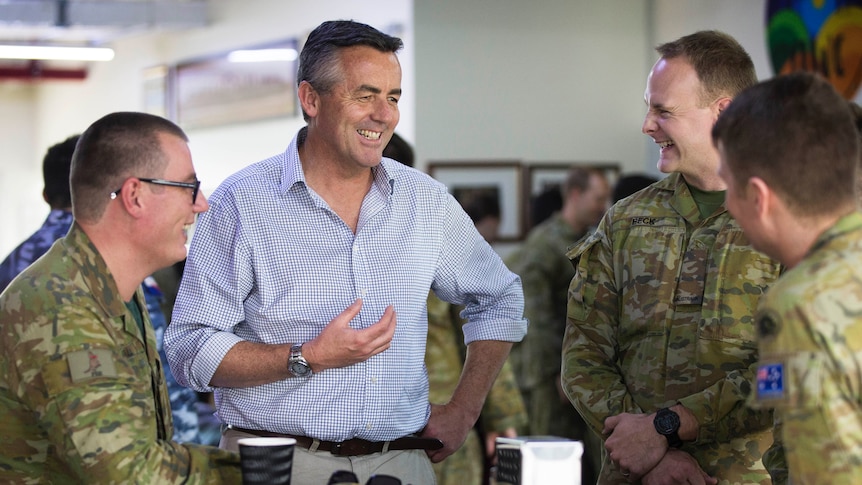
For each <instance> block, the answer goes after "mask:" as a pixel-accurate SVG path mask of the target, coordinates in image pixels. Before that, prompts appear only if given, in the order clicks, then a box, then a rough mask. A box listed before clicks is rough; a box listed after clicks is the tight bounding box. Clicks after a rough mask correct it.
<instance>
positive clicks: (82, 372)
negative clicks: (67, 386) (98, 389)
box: [66, 349, 117, 382]
mask: <svg viewBox="0 0 862 485" xmlns="http://www.w3.org/2000/svg"><path fill="white" fill-rule="evenodd" d="M66 360H68V361H69V374H70V375H71V377H72V382H80V381H82V380H85V379H91V378H93V377H102V376H106V377H117V368H116V366H115V365H114V354H113V353H112V352H111V351H110V350H108V349H88V350H78V351H76V352H69V353H68V354H66Z"/></svg>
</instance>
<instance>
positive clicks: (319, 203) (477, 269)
mask: <svg viewBox="0 0 862 485" xmlns="http://www.w3.org/2000/svg"><path fill="white" fill-rule="evenodd" d="M373 171H374V183H373V184H372V187H371V189H370V190H369V192H368V194H367V195H366V197H365V200H364V201H363V204H362V210H361V213H360V216H359V223H358V225H357V229H356V234H354V233H353V232H352V231H351V230H350V228H349V227H348V226H347V225H346V224H345V223H344V222H343V221H342V220H341V219H340V218H339V216H338V215H336V214H335V212H333V211H332V210H331V209H330V208H329V206H328V205H327V203H326V202H324V200H323V199H322V198H320V197H319V196H318V195H317V194H316V193H315V192H314V191H313V190H312V189H310V188H309V187H308V186H307V185H306V184H305V176H304V174H303V171H302V166H301V164H300V161H299V154H298V152H297V138H294V140H293V141H292V142H291V144H290V146H289V147H288V148H287V151H286V152H285V153H283V154H281V155H278V156H275V157H272V158H269V159H267V160H264V161H262V162H259V163H257V164H254V165H251V166H249V167H246V168H245V169H243V170H241V171H240V172H238V173H236V174H234V175H233V176H231V177H229V178H228V179H227V180H225V182H224V183H222V184H221V186H219V188H218V189H217V190H216V191H215V193H213V195H212V197H211V198H210V200H209V203H210V209H209V211H208V212H206V213H204V214H203V215H202V216H201V218H200V220H199V222H198V224H197V228H196V230H195V234H194V237H193V239H192V243H191V249H190V251H189V257H188V260H187V262H186V266H185V273H184V275H183V278H182V284H181V286H180V289H179V295H178V297H177V300H176V305H175V307H174V315H173V319H172V321H171V325H170V326H169V327H168V330H167V333H166V334H165V349H166V350H167V355H168V360H169V361H170V365H171V368H172V369H173V370H174V374H175V376H176V378H177V380H178V381H179V382H180V383H182V384H183V385H187V386H190V387H192V388H194V389H196V390H198V391H210V390H213V389H212V388H211V387H210V386H209V384H208V383H209V382H210V379H211V378H212V376H213V374H214V373H215V371H216V368H217V367H218V365H219V363H220V362H221V361H222V359H223V358H224V356H225V354H226V353H227V352H228V350H230V349H231V347H232V346H233V345H234V344H236V343H237V342H239V341H242V340H249V341H253V342H265V343H271V344H283V343H303V342H306V341H309V340H311V339H313V338H314V337H316V336H317V335H318V334H319V333H320V331H321V330H322V329H323V328H324V326H326V324H327V323H329V321H330V320H332V319H333V318H334V317H335V316H336V315H338V314H339V313H341V311H343V310H344V309H345V308H347V307H348V306H349V305H350V304H351V303H353V302H354V301H355V300H356V299H357V298H360V297H361V298H362V299H363V306H362V311H361V312H360V313H359V315H358V316H357V317H356V318H355V319H354V320H353V321H352V322H351V325H352V326H353V327H355V328H365V327H368V326H370V325H371V324H373V323H375V322H376V321H377V320H379V319H380V317H381V316H382V315H383V312H384V310H385V308H386V307H387V306H388V305H390V304H391V305H393V306H394V307H395V311H396V313H397V320H398V323H397V326H396V331H395V336H394V337H393V339H392V344H391V346H390V348H389V349H388V350H386V351H384V352H382V353H380V354H378V355H376V356H374V357H372V358H370V359H368V360H367V361H365V362H362V363H359V364H354V365H351V366H349V367H344V368H339V369H328V370H325V371H322V372H319V373H316V374H314V375H313V376H311V377H310V378H307V379H305V378H289V379H285V380H282V381H278V382H274V383H271V384H267V385H263V386H257V387H252V388H216V389H214V391H215V398H216V407H217V409H218V416H219V418H220V419H221V420H222V421H223V422H225V423H226V424H231V425H234V426H237V427H241V428H250V429H260V430H267V431H273V432H278V433H287V434H296V435H303V436H310V437H313V438H317V439H321V440H328V441H343V440H346V439H350V438H355V437H357V438H364V439H367V440H372V441H385V440H392V439H395V438H399V437H402V436H405V435H408V434H411V433H415V432H417V431H419V430H421V429H422V428H423V427H424V426H425V423H426V422H427V420H428V416H429V413H430V405H429V403H428V378H427V373H426V371H425V366H424V362H423V361H424V358H425V342H426V337H427V333H428V317H427V312H426V306H425V305H426V299H427V297H428V290H429V288H431V289H434V290H435V291H436V292H437V294H438V295H439V296H440V297H441V298H442V299H444V300H446V301H450V302H452V303H455V304H463V305H466V310H465V311H464V316H465V317H466V318H467V319H468V321H469V323H467V324H466V325H465V327H464V334H465V341H466V342H467V343H469V342H472V341H474V340H503V341H510V342H517V341H520V340H521V338H522V337H523V336H524V334H525V333H526V329H527V322H526V320H524V317H523V305H524V302H523V292H522V289H521V281H520V279H519V278H518V276H517V275H515V274H514V273H512V272H510V271H509V270H508V269H507V268H506V266H505V265H504V264H503V262H502V261H501V260H500V258H499V256H498V255H497V253H495V252H494V250H493V249H492V248H491V247H490V246H489V245H488V244H487V243H486V242H485V240H484V239H482V237H481V236H480V235H479V233H478V232H476V229H475V227H474V225H473V222H472V221H471V220H470V218H469V217H468V216H467V215H466V214H465V213H464V211H463V210H462V209H461V206H460V205H459V204H458V202H457V201H456V200H455V199H454V198H453V197H452V196H451V195H449V194H448V193H447V191H446V187H445V186H443V185H442V184H440V183H438V182H437V181H435V180H434V179H432V178H431V177H429V176H428V175H426V174H424V173H422V172H419V171H418V170H414V169H412V168H409V167H406V166H404V165H401V164H400V163H398V162H395V161H393V160H389V159H383V161H382V162H381V164H380V165H379V166H378V167H376V168H374V169H373ZM285 365H287V363H286V362H285Z"/></svg>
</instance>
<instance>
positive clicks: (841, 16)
mask: <svg viewBox="0 0 862 485" xmlns="http://www.w3.org/2000/svg"><path fill="white" fill-rule="evenodd" d="M766 38H767V48H768V51H769V56H770V61H771V64H772V69H773V72H774V73H775V74H787V73H789V72H794V71H812V72H819V73H821V74H823V75H824V76H825V77H826V78H827V79H829V82H831V83H832V85H833V86H834V87H835V89H837V90H838V92H840V93H841V94H842V95H843V96H844V98H846V99H854V98H855V96H856V93H857V92H858V90H859V86H860V84H862V0H769V1H768V2H767V6H766Z"/></svg>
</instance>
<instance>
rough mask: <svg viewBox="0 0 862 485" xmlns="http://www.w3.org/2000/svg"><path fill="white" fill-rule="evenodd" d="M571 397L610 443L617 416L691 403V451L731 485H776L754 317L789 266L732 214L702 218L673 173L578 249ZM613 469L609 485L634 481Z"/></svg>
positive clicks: (570, 323)
mask: <svg viewBox="0 0 862 485" xmlns="http://www.w3.org/2000/svg"><path fill="white" fill-rule="evenodd" d="M568 256H569V258H570V259H571V260H572V263H573V264H574V265H575V271H576V274H575V277H574V278H573V279H572V284H571V287H570V289H569V305H568V317H567V325H566V333H565V338H564V342H563V378H562V380H563V387H564V390H565V392H566V394H567V395H568V396H569V399H571V401H572V402H573V404H574V405H575V407H577V408H578V410H579V411H580V413H581V414H582V415H583V416H584V417H585V419H586V420H587V422H588V423H589V424H590V425H591V426H592V427H593V428H594V429H595V430H596V431H597V432H599V433H600V432H601V429H602V423H603V422H604V420H605V418H607V417H608V416H612V415H616V414H619V413H623V412H628V413H652V412H654V411H656V410H657V409H659V408H661V407H666V406H670V405H674V404H676V403H677V402H679V403H682V404H683V405H685V406H686V407H687V408H688V409H690V410H691V411H692V412H693V413H694V415H695V416H697V418H698V421H699V424H700V429H699V433H698V437H697V440H696V441H694V442H690V443H686V444H685V445H684V446H683V450H684V451H687V452H688V453H690V454H691V455H692V456H694V458H695V459H697V461H698V463H699V464H700V466H701V467H702V468H703V469H704V470H705V471H706V472H707V473H709V474H711V475H712V476H716V477H718V478H719V479H720V480H721V483H760V482H763V483H769V477H768V475H767V474H766V471H765V469H764V468H763V464H762V463H761V459H760V458H761V455H762V453H763V452H764V451H766V449H767V448H768V447H769V445H770V444H771V443H772V433H771V424H772V415H771V413H770V412H765V411H754V410H751V409H750V408H748V407H747V406H746V404H745V399H746V397H747V396H748V394H749V392H750V390H751V382H752V379H753V377H754V370H755V366H756V362H757V344H756V335H755V326H754V323H753V319H754V318H753V315H754V312H755V309H756V308H757V302H758V300H759V299H760V297H761V295H762V294H763V292H764V291H765V290H766V288H767V286H768V285H769V284H770V283H771V282H772V281H774V280H775V279H776V278H777V277H778V275H779V271H780V265H779V264H778V263H777V262H775V261H774V260H772V259H770V258H767V257H766V256H764V255H762V254H760V253H758V252H755V251H754V250H753V249H752V248H751V246H750V245H749V242H748V240H747V238H746V237H745V236H744V235H743V233H742V229H741V228H740V227H739V225H738V224H737V223H736V221H734V220H733V219H732V218H731V216H730V214H729V213H728V212H727V211H726V209H725V208H724V206H722V207H721V208H720V209H719V210H718V211H716V212H715V213H713V214H712V215H711V216H709V217H707V218H706V219H701V217H700V214H699V211H698V208H697V205H696V203H695V201H694V199H693V198H692V196H691V192H690V191H689V189H688V186H687V185H686V183H685V181H684V179H683V178H682V177H681V176H680V175H679V174H673V175H670V176H668V177H667V178H665V179H664V180H662V181H661V182H659V183H657V184H654V185H652V186H651V187H648V188H647V189H644V190H642V191H640V192H638V193H636V194H634V195H632V196H630V197H628V198H626V199H623V200H622V201H620V202H618V203H617V204H616V205H614V206H613V207H612V208H611V209H610V210H609V211H608V213H607V214H605V217H604V218H603V219H602V222H601V223H600V225H599V227H598V229H597V230H596V232H595V233H593V234H592V235H591V236H589V237H588V238H586V239H584V240H583V241H581V242H580V243H579V244H578V245H576V246H575V247H573V248H572V249H571V250H570V251H569V253H568ZM609 464H610V462H609V460H608V459H607V458H606V460H605V463H604V466H603V470H602V477H603V483H606V482H624V479H623V478H622V477H621V476H620V475H619V473H618V472H617V471H615V470H612V469H611V468H612V467H611V466H610V465H609Z"/></svg>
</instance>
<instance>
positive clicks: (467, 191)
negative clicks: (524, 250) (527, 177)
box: [428, 160, 524, 242]
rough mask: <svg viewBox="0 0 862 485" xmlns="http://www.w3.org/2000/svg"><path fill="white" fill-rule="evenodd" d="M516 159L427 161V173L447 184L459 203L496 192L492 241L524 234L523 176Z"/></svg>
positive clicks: (509, 240) (493, 194)
mask: <svg viewBox="0 0 862 485" xmlns="http://www.w3.org/2000/svg"><path fill="white" fill-rule="evenodd" d="M521 170H522V167H521V162H520V161H517V160H486V161H476V160H470V161H455V160H447V161H430V162H428V174H429V175H431V176H432V177H434V178H435V179H436V180H438V181H439V182H441V183H443V184H444V185H446V187H447V188H448V189H449V193H450V194H452V195H453V196H454V197H455V199H457V200H458V201H459V202H461V203H462V204H463V203H464V202H465V200H467V199H469V198H470V197H477V196H485V195H491V196H496V197H497V199H498V201H499V203H500V229H499V233H498V235H497V239H496V241H494V242H515V241H520V240H521V239H522V238H523V225H522V222H523V210H524V204H523V201H522V194H523V187H522V184H523V180H522V173H521Z"/></svg>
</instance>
